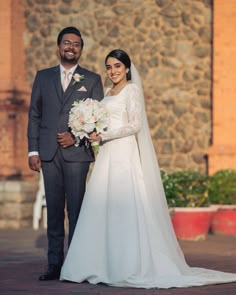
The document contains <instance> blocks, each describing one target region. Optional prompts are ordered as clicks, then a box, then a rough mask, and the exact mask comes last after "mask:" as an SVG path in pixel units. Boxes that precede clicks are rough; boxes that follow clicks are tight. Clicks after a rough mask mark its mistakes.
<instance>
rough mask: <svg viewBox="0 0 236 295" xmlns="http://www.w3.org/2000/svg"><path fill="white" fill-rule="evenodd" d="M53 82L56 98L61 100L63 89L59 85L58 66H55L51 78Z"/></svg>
mask: <svg viewBox="0 0 236 295" xmlns="http://www.w3.org/2000/svg"><path fill="white" fill-rule="evenodd" d="M53 82H54V85H55V88H56V91H57V95H58V98H59V99H60V101H61V102H62V101H63V89H62V86H61V73H60V66H58V67H56V68H55V76H54V78H53Z"/></svg>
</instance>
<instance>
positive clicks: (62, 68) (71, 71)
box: [60, 64, 78, 75]
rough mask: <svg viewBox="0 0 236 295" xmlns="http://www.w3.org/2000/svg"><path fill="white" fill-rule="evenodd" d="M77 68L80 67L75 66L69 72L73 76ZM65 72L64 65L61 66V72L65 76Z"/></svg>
mask: <svg viewBox="0 0 236 295" xmlns="http://www.w3.org/2000/svg"><path fill="white" fill-rule="evenodd" d="M77 66H78V65H75V66H73V67H72V68H70V69H69V72H70V73H71V74H73V73H74V71H75V69H76V68H77ZM64 71H65V68H64V67H63V65H62V64H60V72H61V75H62V74H63V72H64Z"/></svg>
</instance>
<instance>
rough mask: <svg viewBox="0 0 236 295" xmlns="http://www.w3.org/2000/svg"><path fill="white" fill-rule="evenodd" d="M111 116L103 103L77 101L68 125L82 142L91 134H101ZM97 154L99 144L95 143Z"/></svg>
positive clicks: (94, 148) (73, 106) (87, 100)
mask: <svg viewBox="0 0 236 295" xmlns="http://www.w3.org/2000/svg"><path fill="white" fill-rule="evenodd" d="M108 118H109V114H108V112H107V110H106V109H105V107H104V105H102V104H101V102H99V101H97V100H94V99H92V98H86V99H84V100H77V101H75V102H74V103H73V104H72V108H71V110H70V113H69V122H68V125H69V127H70V128H71V132H72V133H73V134H74V136H75V137H77V138H79V139H80V140H81V139H83V138H85V139H86V138H87V139H88V138H89V133H92V132H94V131H95V132H97V133H100V132H102V131H103V130H105V129H106V128H107V126H108ZM92 147H93V150H94V152H95V153H97V152H98V149H99V143H98V142H93V143H92Z"/></svg>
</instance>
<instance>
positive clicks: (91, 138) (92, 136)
mask: <svg viewBox="0 0 236 295" xmlns="http://www.w3.org/2000/svg"><path fill="white" fill-rule="evenodd" d="M101 140H102V138H101V136H100V135H99V134H97V133H96V132H92V133H90V134H89V141H90V142H94V141H98V142H99V141H101Z"/></svg>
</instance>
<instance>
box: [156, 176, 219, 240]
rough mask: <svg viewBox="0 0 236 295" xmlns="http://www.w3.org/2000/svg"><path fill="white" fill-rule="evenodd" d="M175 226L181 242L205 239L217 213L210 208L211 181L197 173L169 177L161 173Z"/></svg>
mask: <svg viewBox="0 0 236 295" xmlns="http://www.w3.org/2000/svg"><path fill="white" fill-rule="evenodd" d="M161 176H162V181H163V186H164V190H165V193H166V198H167V203H168V206H169V208H173V211H174V212H173V214H172V216H171V218H172V224H173V228H174V231H175V234H176V236H177V238H178V239H181V240H195V241H196V240H201V239H205V238H206V236H207V234H208V232H209V228H210V225H211V218H212V214H213V211H214V209H212V208H211V207H210V201H209V196H208V177H207V176H206V175H203V174H201V173H199V172H195V171H180V172H174V173H171V174H167V173H166V172H164V171H161Z"/></svg>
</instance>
